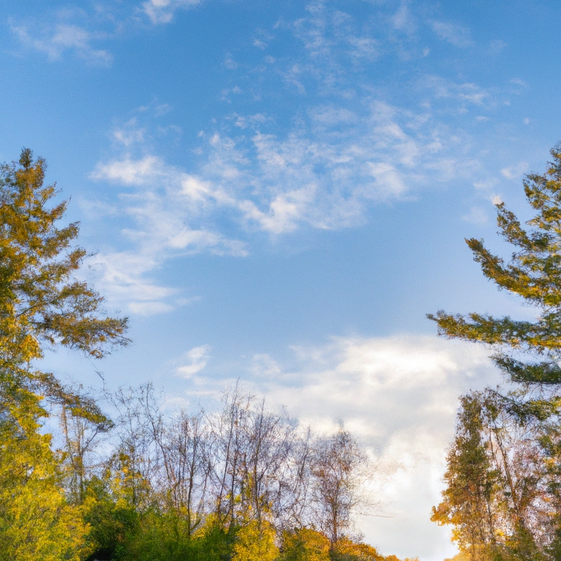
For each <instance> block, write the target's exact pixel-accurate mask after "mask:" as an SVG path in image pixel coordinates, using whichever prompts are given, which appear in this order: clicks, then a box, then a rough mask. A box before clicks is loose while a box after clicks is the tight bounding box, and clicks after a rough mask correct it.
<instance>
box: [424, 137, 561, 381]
mask: <svg viewBox="0 0 561 561" xmlns="http://www.w3.org/2000/svg"><path fill="white" fill-rule="evenodd" d="M551 155H552V157H553V161H552V162H551V163H550V167H549V169H548V170H547V171H546V172H545V173H544V174H543V175H538V174H530V175H528V176H527V177H526V179H525V180H524V190H525V193H526V198H527V199H528V202H529V204H530V205H531V207H532V208H533V209H534V210H535V211H536V215H535V216H534V218H532V220H530V221H529V222H528V223H527V224H528V226H529V228H524V227H523V226H522V225H521V223H520V221H519V220H518V219H517V217H516V216H515V215H514V214H513V213H512V212H511V211H509V210H508V209H507V208H506V206H505V205H504V203H500V204H498V205H497V223H498V227H499V233H500V235H501V236H502V237H503V238H504V239H505V240H506V241H507V242H509V243H510V244H512V245H513V246H514V248H515V251H514V253H513V254H512V257H511V259H510V261H509V262H508V263H505V261H504V260H503V259H502V258H500V257H498V256H497V255H494V254H492V253H491V252H490V251H489V250H488V249H486V248H485V246H484V244H483V240H477V239H473V238H472V239H468V240H466V242H467V244H468V246H469V247H470V249H471V250H472V252H473V255H474V260H475V261H476V262H478V263H479V264H480V265H481V268H482V270H483V274H484V275H485V276H486V277H487V278H489V279H490V280H492V281H493V282H495V283H496V284H497V285H498V287H499V288H500V289H506V290H508V291H509V292H511V293H513V294H517V295H519V296H521V297H522V298H523V299H524V300H525V301H526V302H528V303H529V304H531V305H533V306H535V307H536V308H537V310H538V317H537V319H536V320H535V321H519V320H514V319H511V318H510V317H508V316H506V317H502V318H497V317H493V316H491V315H487V314H479V313H471V314H468V315H467V316H462V315H459V314H458V315H451V314H447V313H445V312H443V311H439V312H438V313H437V314H436V315H433V314H428V317H429V319H432V320H434V321H436V322H437V324H438V331H439V334H440V335H444V336H446V337H450V338H459V339H464V340H468V341H480V342H484V343H488V344H491V345H494V346H495V348H497V349H498V350H497V352H496V353H495V354H494V355H493V359H494V361H495V363H496V364H497V365H498V367H499V368H500V369H501V370H502V371H503V372H505V373H506V374H507V375H508V376H509V377H510V378H511V379H512V380H513V381H515V382H524V383H531V384H539V385H542V386H543V385H550V384H559V383H561V366H560V364H559V359H560V358H561V355H560V350H561V145H558V146H556V147H555V148H553V149H552V150H551Z"/></svg>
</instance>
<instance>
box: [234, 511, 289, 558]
mask: <svg viewBox="0 0 561 561" xmlns="http://www.w3.org/2000/svg"><path fill="white" fill-rule="evenodd" d="M278 555H279V548H278V547H277V546H276V544H275V529H274V528H273V525H272V524H271V523H270V522H267V521H266V520H262V521H261V522H259V521H258V520H251V521H250V522H248V523H247V524H245V525H244V526H242V527H241V528H240V530H239V531H238V534H237V536H236V543H235V545H234V555H233V557H232V561H274V560H275V559H276V558H277V557H278Z"/></svg>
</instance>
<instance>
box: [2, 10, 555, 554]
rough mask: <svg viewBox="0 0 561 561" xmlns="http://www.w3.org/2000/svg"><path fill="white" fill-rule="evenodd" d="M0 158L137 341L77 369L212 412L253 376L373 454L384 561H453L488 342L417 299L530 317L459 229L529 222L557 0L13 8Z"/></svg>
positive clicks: (492, 235)
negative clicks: (37, 163)
mask: <svg viewBox="0 0 561 561" xmlns="http://www.w3.org/2000/svg"><path fill="white" fill-rule="evenodd" d="M0 13H1V18H0V44H1V48H0V69H1V70H0V100H1V102H0V123H1V124H2V126H1V134H0V161H11V160H14V159H16V160H17V159H18V156H19V152H20V150H21V148H22V147H29V148H31V149H32V150H33V151H34V153H35V154H36V155H38V156H41V157H44V158H45V159H46V160H47V162H48V166H49V168H48V177H47V179H48V181H49V182H56V183H57V186H58V188H59V189H60V190H61V193H60V195H59V196H60V197H61V198H66V199H70V204H69V209H68V214H67V219H68V220H70V221H80V223H81V234H80V244H81V245H82V246H83V247H85V248H86V249H87V250H88V251H89V252H91V255H90V257H88V260H87V263H86V267H85V269H84V271H83V275H84V276H85V277H86V278H87V279H88V280H89V281H91V282H92V283H93V284H94V285H95V287H96V288H97V289H98V290H99V292H101V293H102V294H103V295H104V296H105V297H106V307H107V309H108V311H110V312H111V313H120V314H123V315H128V316H129V317H130V325H131V329H130V336H131V338H132V339H133V344H132V345H131V346H130V347H128V348H127V349H124V350H120V351H119V352H117V353H115V354H114V355H112V356H111V357H110V358H108V359H106V360H104V361H103V362H102V363H95V364H94V363H92V362H90V361H89V360H86V359H84V358H83V357H80V356H76V355H75V354H72V353H70V352H66V351H59V352H57V353H49V354H48V356H47V357H46V364H47V366H48V367H49V368H51V369H52V370H53V371H55V372H57V373H58V374H59V375H60V376H61V377H62V378H63V379H68V380H69V379H74V380H77V381H79V382H81V383H84V384H86V385H92V386H94V387H98V388H99V387H101V386H102V385H103V384H105V385H106V386H107V387H108V388H110V389H111V388H112V389H115V388H117V387H119V386H129V385H134V384H139V383H143V382H147V381H153V382H154V384H155V385H156V387H158V388H162V389H163V391H164V392H165V395H166V396H167V402H168V405H169V407H187V408H189V407H194V406H196V405H197V404H199V403H202V404H204V405H205V407H212V403H216V399H217V397H218V396H219V395H220V393H221V392H222V391H224V389H227V388H228V387H231V386H232V385H233V384H235V383H236V381H237V380H239V382H240V384H242V386H243V387H245V388H247V389H248V391H252V392H255V393H257V394H259V395H264V396H266V399H267V401H268V402H269V403H270V404H271V406H272V407H276V406H281V405H284V406H286V408H287V409H288V411H289V412H290V413H291V414H292V415H294V416H295V417H296V418H298V419H300V420H301V422H302V424H305V423H311V424H312V425H313V426H314V427H316V429H317V430H318V431H330V430H333V429H334V427H336V426H337V423H338V422H339V421H342V422H343V423H344V424H345V426H346V427H347V428H348V429H349V430H351V431H352V432H353V434H355V435H356V436H357V438H359V440H360V441H361V442H362V443H363V444H364V446H365V447H367V449H368V450H369V452H370V453H371V454H372V456H375V457H376V458H377V461H378V465H379V466H380V468H379V477H378V479H376V481H374V482H373V486H374V487H375V489H376V494H377V498H378V499H379V509H378V511H377V513H376V514H377V516H369V517H365V518H362V519H360V520H359V527H360V529H361V530H362V532H363V533H364V536H365V540H366V541H367V542H369V543H372V544H373V545H375V546H376V547H378V548H379V550H380V551H381V552H382V553H383V554H386V555H388V554H396V555H398V556H400V557H405V556H411V557H413V556H418V557H419V558H420V559H421V560H422V561H442V559H444V558H445V557H451V556H452V555H453V554H454V552H455V551H456V550H455V547H454V546H453V545H452V544H451V543H450V540H449V537H450V530H449V528H440V527H437V526H436V525H434V524H432V523H431V522H430V521H429V517H430V509H431V507H432V506H433V505H436V504H437V503H438V502H439V496H440V491H441V490H442V488H443V483H442V475H443V472H444V469H445V456H446V449H447V446H448V444H449V443H450V440H451V438H452V436H453V431H454V419H455V412H456V408H457V404H458V402H457V399H458V396H459V395H460V394H462V393H465V392H467V391H469V390H470V389H477V388H483V387H485V386H486V385H495V384H497V383H499V382H500V377H499V376H498V375H497V373H496V372H495V371H494V370H493V368H492V366H491V365H490V362H489V360H488V358H487V354H488V352H489V351H488V349H485V348H480V347H478V346H476V345H471V344H466V343H463V344H462V343H457V342H451V341H447V340H444V339H439V338H438V337H437V336H436V330H435V326H434V324H433V323H432V322H430V321H428V320H427V319H426V313H430V312H436V311H437V310H440V309H444V310H446V311H449V312H463V313H466V312H470V311H478V312H492V313H495V314H512V315H513V316H517V317H531V314H532V310H530V309H528V308H526V307H523V306H522V305H521V303H520V302H519V301H517V300H515V299H514V298H512V297H510V296H509V295H508V294H504V293H500V292H498V291H496V290H495V288H494V286H492V285H491V284H490V283H489V282H487V281H486V280H485V279H484V278H483V276H482V274H481V271H480V270H479V269H478V266H477V264H475V263H474V262H473V260H472V257H471V254H470V252H469V249H468V248H467V246H466V245H465V242H464V238H470V237H475V238H484V239H485V240H486V243H487V244H488V246H489V247H490V248H491V249H493V250H494V251H497V252H499V253H500V254H504V255H508V248H507V247H506V246H504V245H503V244H502V242H500V240H498V238H497V236H496V224H495V221H494V214H495V213H494V206H493V205H494V204H496V203H497V202H501V201H504V202H505V203H506V204H507V206H508V207H509V208H510V209H511V210H513V211H514V212H515V213H517V214H518V215H519V216H520V217H521V218H522V219H528V218H530V216H531V215H530V214H529V212H528V209H527V207H526V206H525V202H524V197H523V191H522V179H523V177H524V174H526V173H529V172H532V171H535V172H542V171H544V169H545V167H546V165H547V160H548V156H549V153H548V152H549V150H550V149H551V147H553V146H554V145H555V144H556V143H557V142H558V141H559V140H560V139H561V131H560V126H559V118H558V117H555V115H558V114H559V107H560V106H561V103H560V102H561V99H560V98H561V89H560V88H559V87H558V75H559V71H560V70H561V67H560V62H559V57H558V42H559V40H558V37H559V33H558V22H559V21H560V20H561V5H560V4H559V3H558V2H554V1H553V0H509V1H508V2H506V1H505V0H496V1H495V2H486V1H483V0H470V1H469V2H468V1H465V0H454V1H451V0H444V1H441V2H432V1H421V0H410V1H405V0H302V1H293V0H283V1H279V0H259V1H257V0H145V1H143V0H67V1H59V0H51V1H49V2H44V1H41V0H27V1H26V2H20V1H15V0H6V1H5V2H3V3H2V9H1V12H0Z"/></svg>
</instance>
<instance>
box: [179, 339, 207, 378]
mask: <svg viewBox="0 0 561 561" xmlns="http://www.w3.org/2000/svg"><path fill="white" fill-rule="evenodd" d="M210 350H211V347H210V345H202V346H200V347H194V348H192V349H191V350H190V351H188V352H186V353H185V354H184V356H183V357H182V359H181V362H187V363H188V364H182V365H181V366H178V367H177V368H176V369H175V372H176V374H177V375H178V376H180V377H182V378H187V379H189V378H192V377H193V376H194V375H195V374H197V373H198V372H200V371H201V370H203V369H204V368H205V366H206V365H207V361H208V359H209V356H210Z"/></svg>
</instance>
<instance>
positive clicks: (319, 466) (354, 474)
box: [311, 426, 368, 546]
mask: <svg viewBox="0 0 561 561" xmlns="http://www.w3.org/2000/svg"><path fill="white" fill-rule="evenodd" d="M367 468H368V459H367V457H366V454H365V453H364V452H363V450H362V449H361V448H360V446H359V444H358V442H357V441H356V439H355V438H353V436H352V435H351V433H350V432H349V431H347V430H345V429H344V428H343V427H342V426H341V427H340V428H339V430H338V431H337V432H336V433H335V434H333V435H332V436H330V437H328V438H321V439H318V440H317V441H316V443H315V450H314V461H313V467H312V495H311V499H312V505H313V512H312V520H313V523H314V526H315V527H316V528H318V529H319V530H321V531H322V532H323V533H324V534H325V535H326V536H327V537H328V538H329V540H330V542H331V544H332V546H333V545H335V544H336V543H337V542H338V541H339V540H340V539H341V538H343V537H348V533H349V531H350V530H351V528H352V523H353V514H354V511H355V509H356V508H357V507H358V506H359V505H365V506H366V504H367V502H368V501H367V496H366V495H365V493H364V482H365V477H366V474H367Z"/></svg>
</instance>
